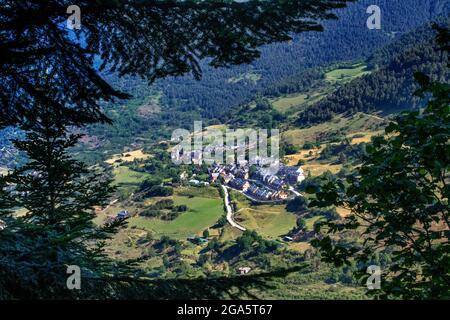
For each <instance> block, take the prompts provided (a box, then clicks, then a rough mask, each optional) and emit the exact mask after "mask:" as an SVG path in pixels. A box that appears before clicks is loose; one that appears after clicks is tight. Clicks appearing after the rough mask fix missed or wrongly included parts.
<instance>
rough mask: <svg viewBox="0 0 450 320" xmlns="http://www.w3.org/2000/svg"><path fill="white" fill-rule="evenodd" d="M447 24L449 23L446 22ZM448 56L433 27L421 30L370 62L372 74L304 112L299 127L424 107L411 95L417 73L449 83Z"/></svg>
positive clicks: (377, 54) (342, 88)
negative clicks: (340, 116)
mask: <svg viewBox="0 0 450 320" xmlns="http://www.w3.org/2000/svg"><path fill="white" fill-rule="evenodd" d="M447 21H448V20H447ZM446 61H447V54H446V53H443V52H442V51H439V50H437V47H436V44H435V41H434V37H433V32H432V30H431V28H430V26H428V25H427V26H426V27H424V28H420V29H419V30H416V31H414V32H412V33H410V34H407V35H406V36H404V37H402V38H401V39H400V40H399V41H398V42H396V43H395V44H393V45H392V46H388V47H387V48H386V49H382V50H380V51H378V52H377V53H376V54H374V55H373V56H372V57H371V58H370V59H369V64H370V65H371V66H372V67H378V69H377V70H375V71H374V72H373V73H371V74H369V75H366V76H364V77H361V78H359V79H355V80H354V81H352V82H350V83H348V84H345V85H343V86H342V87H340V88H339V89H338V90H336V91H335V92H334V93H332V94H330V95H329V96H327V98H326V99H324V100H321V101H320V102H318V103H317V104H315V105H314V106H312V107H310V108H308V109H307V110H305V111H304V112H302V113H301V114H300V115H299V117H298V119H297V121H296V124H297V125H299V126H305V125H310V124H315V123H320V122H324V121H329V120H331V119H332V117H333V116H334V115H335V114H346V115H351V114H354V113H356V112H358V111H362V112H373V111H383V112H385V113H391V112H398V111H401V110H405V109H411V108H412V109H414V108H417V107H419V106H421V105H423V103H424V101H421V100H419V99H418V98H417V97H414V96H413V95H412V94H413V93H414V91H415V90H417V89H418V85H417V84H416V82H415V81H414V73H415V72H423V73H424V74H427V75H429V76H431V77H432V79H434V80H438V81H443V82H447V81H448V79H449V71H448V69H447V68H446Z"/></svg>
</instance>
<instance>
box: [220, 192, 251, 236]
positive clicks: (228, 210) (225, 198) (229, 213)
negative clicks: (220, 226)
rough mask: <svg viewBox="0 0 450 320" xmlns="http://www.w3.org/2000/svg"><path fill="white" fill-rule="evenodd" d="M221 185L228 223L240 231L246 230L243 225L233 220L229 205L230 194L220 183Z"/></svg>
mask: <svg viewBox="0 0 450 320" xmlns="http://www.w3.org/2000/svg"><path fill="white" fill-rule="evenodd" d="M221 187H222V189H223V193H224V200H225V207H226V208H227V221H228V223H229V224H231V225H232V226H233V227H235V228H237V229H239V230H241V231H245V230H247V229H245V228H244V227H243V226H241V225H240V224H239V223H237V222H236V221H234V220H233V209H232V208H231V205H230V196H229V194H228V189H227V187H225V186H224V185H221Z"/></svg>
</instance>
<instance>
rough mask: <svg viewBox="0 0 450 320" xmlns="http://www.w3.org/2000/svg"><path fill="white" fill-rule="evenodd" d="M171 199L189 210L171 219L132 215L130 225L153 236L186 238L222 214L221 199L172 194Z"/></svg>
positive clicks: (204, 227)
mask: <svg viewBox="0 0 450 320" xmlns="http://www.w3.org/2000/svg"><path fill="white" fill-rule="evenodd" d="M173 200H174V201H175V204H177V205H181V204H184V205H187V206H188V208H189V211H188V212H185V213H183V214H181V215H180V216H179V217H178V218H176V219H175V220H172V221H162V220H160V219H149V218H144V217H138V216H137V217H133V218H131V219H130V220H129V225H130V227H132V226H136V227H137V228H140V229H144V230H147V231H150V232H151V233H152V234H154V236H155V237H161V236H163V235H166V236H169V237H171V238H173V239H186V238H187V237H189V236H191V235H193V234H198V235H200V234H201V233H202V232H203V230H205V229H207V228H209V227H211V226H213V225H214V224H215V223H216V222H217V220H218V219H219V218H220V217H221V216H222V215H223V202H222V199H213V198H201V197H195V198H188V197H181V196H174V197H173Z"/></svg>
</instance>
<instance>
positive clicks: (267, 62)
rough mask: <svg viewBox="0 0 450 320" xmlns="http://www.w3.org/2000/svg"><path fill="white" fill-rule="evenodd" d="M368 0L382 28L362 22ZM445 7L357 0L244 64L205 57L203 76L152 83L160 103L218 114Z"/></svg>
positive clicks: (124, 84) (425, 1) (125, 86)
mask: <svg viewBox="0 0 450 320" xmlns="http://www.w3.org/2000/svg"><path fill="white" fill-rule="evenodd" d="M369 5H378V6H380V8H382V29H381V30H369V29H368V28H367V27H366V20H367V18H368V16H369V15H368V14H367V13H366V9H367V7H368V6H369ZM449 11H450V3H448V1H445V0H406V1H390V0H376V1H373V0H362V1H358V2H356V3H353V4H349V6H348V8H347V9H346V10H344V11H338V12H336V13H337V15H338V17H339V20H335V21H326V22H324V24H323V25H324V28H325V31H324V32H311V33H309V34H301V35H296V36H294V38H293V40H292V41H291V42H290V43H277V44H271V45H267V46H265V47H263V48H262V50H261V57H260V59H258V60H256V61H255V62H253V63H251V64H249V65H245V66H235V67H233V68H221V69H214V68H211V67H208V66H206V62H205V63H204V64H203V78H202V81H196V80H195V79H193V78H192V76H184V77H178V78H168V79H164V80H162V81H159V82H158V83H157V84H156V88H157V89H158V90H160V91H161V92H163V97H162V101H163V103H164V104H165V105H167V106H170V107H171V108H173V107H177V108H179V109H180V110H183V111H192V110H198V111H199V112H200V113H201V115H202V116H203V117H205V118H218V117H220V116H221V115H222V114H223V113H224V112H226V111H227V109H229V108H230V107H233V106H237V105H240V104H244V103H247V102H249V101H250V100H252V99H253V98H254V97H255V95H258V94H261V93H262V94H266V93H272V92H273V93H275V92H276V91H277V90H276V89H268V88H270V87H272V86H275V87H276V86H277V85H276V83H278V82H284V81H290V80H289V79H290V78H291V77H292V76H293V75H299V76H298V77H301V75H300V74H301V73H302V72H303V71H305V70H306V69H310V68H313V67H317V66H322V65H328V64H330V63H334V62H338V61H348V60H354V59H363V58H366V57H368V56H370V54H371V53H372V52H373V51H374V50H375V49H377V48H380V47H382V46H384V45H386V44H388V43H391V42H392V41H393V40H395V39H396V38H398V37H400V36H401V35H402V34H404V33H406V32H408V31H410V30H411V29H413V28H416V27H418V26H420V25H422V24H424V23H425V22H426V21H428V20H430V19H432V18H433V17H436V16H438V15H441V14H443V13H448V12H449ZM109 80H110V81H111V82H113V83H114V84H115V85H116V86H117V87H119V88H120V89H122V90H127V91H129V92H130V93H132V94H133V95H134V96H135V97H141V98H145V97H146V96H147V94H148V91H149V89H148V87H147V86H146V85H145V84H144V83H142V82H140V81H138V80H136V79H130V78H121V79H117V78H116V77H115V76H112V75H111V77H110V78H109ZM266 90H269V91H268V92H267V91H266ZM280 92H282V91H280Z"/></svg>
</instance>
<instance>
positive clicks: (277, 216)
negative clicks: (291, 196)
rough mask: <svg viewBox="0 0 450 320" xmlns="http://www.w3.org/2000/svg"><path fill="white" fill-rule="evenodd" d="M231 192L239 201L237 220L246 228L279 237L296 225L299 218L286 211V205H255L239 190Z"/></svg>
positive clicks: (263, 234) (267, 236)
mask: <svg viewBox="0 0 450 320" xmlns="http://www.w3.org/2000/svg"><path fill="white" fill-rule="evenodd" d="M231 194H232V198H233V201H235V202H236V203H237V209H238V210H237V212H236V213H235V218H236V221H238V222H239V223H240V224H241V225H242V226H244V227H245V228H247V229H251V230H256V231H257V232H258V233H259V234H260V235H262V236H263V237H265V238H267V239H277V238H279V237H280V236H282V235H285V234H286V233H287V232H288V231H290V230H291V229H292V228H293V227H294V226H295V222H296V220H297V218H296V216H295V215H294V214H292V213H289V212H287V211H286V208H285V207H286V205H284V204H264V205H255V204H251V203H250V201H248V200H247V199H246V198H245V196H243V195H242V194H240V193H239V192H236V191H232V192H231ZM232 235H233V234H232ZM232 235H231V236H232ZM234 235H236V233H235V234H234ZM231 236H230V238H232V237H231Z"/></svg>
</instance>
